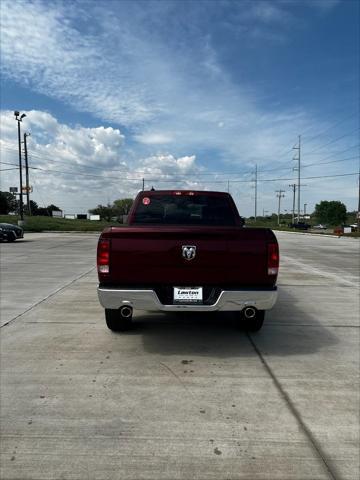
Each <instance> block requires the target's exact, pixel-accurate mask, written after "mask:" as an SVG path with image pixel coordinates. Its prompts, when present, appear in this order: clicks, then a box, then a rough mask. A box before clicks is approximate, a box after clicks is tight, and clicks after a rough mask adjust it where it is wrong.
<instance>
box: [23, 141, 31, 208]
mask: <svg viewBox="0 0 360 480" xmlns="http://www.w3.org/2000/svg"><path fill="white" fill-rule="evenodd" d="M29 136H30V133H24V154H25V172H26V201H27V208H28V214H29V215H31V206H30V185H29V164H28V151H27V143H26V137H29Z"/></svg>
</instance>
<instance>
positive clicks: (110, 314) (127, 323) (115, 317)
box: [105, 308, 132, 332]
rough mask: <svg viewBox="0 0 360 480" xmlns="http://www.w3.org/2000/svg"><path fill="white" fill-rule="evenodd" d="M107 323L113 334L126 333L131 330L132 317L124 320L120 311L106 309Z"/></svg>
mask: <svg viewBox="0 0 360 480" xmlns="http://www.w3.org/2000/svg"><path fill="white" fill-rule="evenodd" d="M105 321H106V325H107V327H108V328H109V329H110V330H112V331H113V332H124V331H126V330H129V329H130V328H131V324H132V316H131V317H127V318H124V317H122V316H121V314H120V310H113V309H110V308H105Z"/></svg>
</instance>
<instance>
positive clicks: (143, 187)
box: [142, 178, 145, 191]
mask: <svg viewBox="0 0 360 480" xmlns="http://www.w3.org/2000/svg"><path fill="white" fill-rule="evenodd" d="M142 181H143V186H142V189H143V191H144V190H145V178H143V179H142Z"/></svg>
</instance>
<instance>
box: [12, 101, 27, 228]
mask: <svg viewBox="0 0 360 480" xmlns="http://www.w3.org/2000/svg"><path fill="white" fill-rule="evenodd" d="M14 115H15V120H16V121H17V123H18V143H19V174H20V196H19V200H20V225H22V224H23V223H24V203H23V196H22V161H21V132H20V122H22V119H23V118H24V117H26V115H25V113H23V114H22V115H20V112H18V111H17V110H15V112H14Z"/></svg>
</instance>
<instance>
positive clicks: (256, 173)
mask: <svg viewBox="0 0 360 480" xmlns="http://www.w3.org/2000/svg"><path fill="white" fill-rule="evenodd" d="M257 175H258V168H257V164H256V165H255V215H254V217H255V222H256V217H257Z"/></svg>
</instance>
